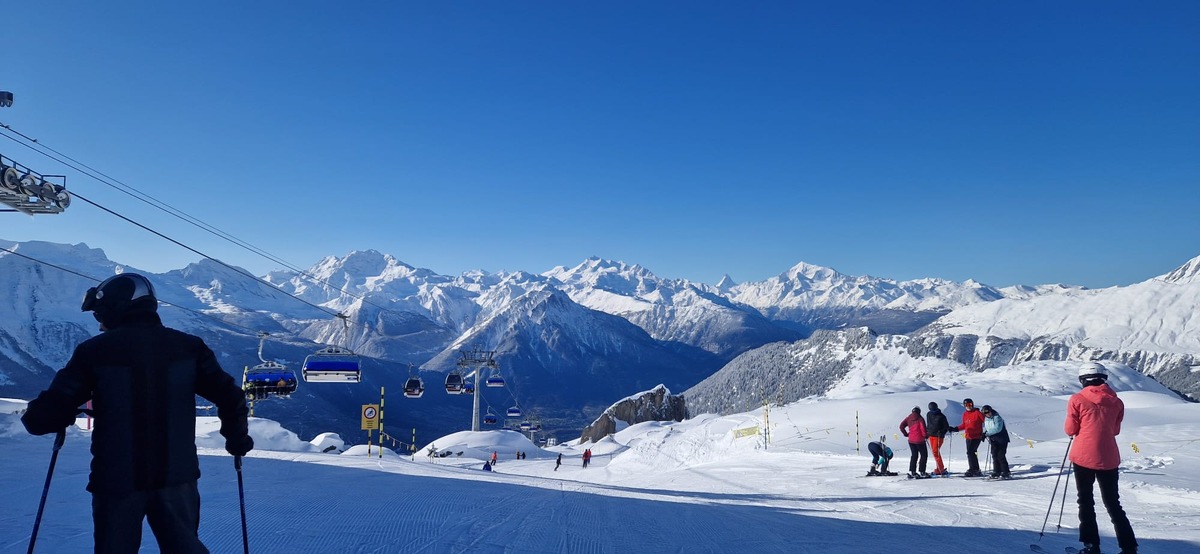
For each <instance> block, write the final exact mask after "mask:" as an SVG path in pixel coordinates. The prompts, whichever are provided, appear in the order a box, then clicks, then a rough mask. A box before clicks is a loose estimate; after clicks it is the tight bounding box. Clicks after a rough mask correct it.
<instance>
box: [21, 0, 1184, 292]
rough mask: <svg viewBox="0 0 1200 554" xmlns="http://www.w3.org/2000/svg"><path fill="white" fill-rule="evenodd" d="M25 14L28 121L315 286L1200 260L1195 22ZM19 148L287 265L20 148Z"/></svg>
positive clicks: (274, 8) (90, 225)
mask: <svg viewBox="0 0 1200 554" xmlns="http://www.w3.org/2000/svg"><path fill="white" fill-rule="evenodd" d="M6 14H7V15H8V17H9V19H10V20H11V21H19V22H21V24H20V25H13V26H11V28H10V29H9V34H8V37H9V40H8V41H6V42H7V44H8V47H7V49H8V50H7V51H8V52H9V55H8V56H7V61H8V62H9V63H8V64H6V71H5V72H4V74H3V77H0V90H7V91H12V92H13V93H14V94H15V102H14V104H13V106H11V107H7V108H0V123H3V124H5V125H9V126H11V129H13V130H15V131H18V132H20V133H24V134H26V135H29V136H31V137H35V138H37V139H38V140H39V144H42V145H44V146H48V147H50V148H53V149H55V150H58V151H60V152H62V153H64V154H66V155H68V156H70V157H72V158H74V159H76V160H79V161H80V162H83V163H85V164H87V165H89V166H91V167H93V168H95V169H96V170H99V171H100V172H103V173H104V174H107V175H109V176H112V177H113V178H115V179H117V180H119V181H121V182H123V183H125V184H128V185H130V186H132V187H134V188H136V189H137V190H140V191H142V192H143V193H146V194H148V195H150V196H152V197H154V198H157V199H159V200H161V201H163V202H165V203H167V204H169V205H171V206H173V207H175V208H178V209H180V210H182V211H184V212H186V213H188V214H190V215H192V216H195V217H196V218H198V219H199V220H201V221H203V222H205V223H207V224H210V225H213V226H215V227H217V228H219V229H221V230H223V231H226V232H228V233H230V234H232V235H234V236H236V237H237V238H238V239H240V240H243V241H245V242H248V243H250V244H252V245H254V246H256V247H258V248H261V249H263V250H265V251H267V252H269V253H271V254H273V255H275V256H278V257H279V258H281V259H283V260H285V261H287V262H288V263H289V264H292V265H295V266H298V267H301V268H307V267H309V266H311V265H312V264H314V263H315V262H316V261H318V260H319V259H321V258H322V257H325V256H338V257H341V256H345V255H346V254H347V253H349V252H351V251H354V250H368V249H374V250H378V251H380V252H383V253H386V254H390V255H392V256H395V257H396V258H398V259H400V260H401V261H403V262H405V263H408V264H410V265H413V266H416V267H421V268H427V269H430V270H433V271H435V272H437V273H440V274H445V275H457V274H460V273H462V272H464V271H469V270H474V269H484V270H486V271H491V272H495V271H502V270H507V271H515V270H524V271H530V272H534V273H542V272H545V271H547V270H550V269H552V268H553V267H555V266H559V265H563V266H567V267H571V266H573V265H575V264H578V263H580V262H581V261H583V260H584V259H586V258H588V257H591V256H597V257H601V258H605V259H611V260H620V261H624V262H626V263H630V264H640V265H642V266H644V267H646V268H648V269H649V270H651V271H653V272H654V273H655V274H656V275H658V276H660V277H663V278H685V279H689V280H692V281H696V282H704V283H710V284H715V283H716V282H717V281H718V280H719V279H720V278H721V276H722V275H723V274H729V275H730V276H731V277H732V278H733V279H734V280H735V281H737V282H747V281H761V280H763V279H767V278H770V277H772V276H775V275H778V274H780V273H783V272H785V271H786V270H787V269H788V268H790V267H792V266H794V265H796V264H797V263H800V262H806V263H810V264H813V265H819V266H824V267H829V268H833V269H836V270H837V271H839V272H842V273H844V274H848V275H871V276H874V277H881V278H887V279H894V280H911V279H917V278H922V277H937V278H943V279H951V280H955V281H965V280H967V279H974V280H976V281H979V282H982V283H985V284H988V285H992V286H997V287H1002V286H1008V285H1014V284H1023V285H1038V284H1050V283H1063V284H1072V285H1084V286H1088V287H1093V288H1103V287H1107V286H1113V285H1128V284H1132V283H1136V282H1140V281H1143V280H1146V279H1149V278H1151V277H1154V276H1156V275H1161V274H1164V273H1167V272H1169V271H1171V270H1172V269H1174V268H1176V267H1178V266H1180V265H1182V264H1183V263H1185V262H1187V261H1188V260H1190V259H1192V258H1195V257H1196V256H1197V255H1200V243H1198V242H1197V240H1196V236H1198V235H1197V233H1196V231H1197V226H1196V224H1195V222H1194V221H1193V218H1191V217H1190V215H1191V214H1195V213H1200V194H1196V192H1195V190H1196V188H1197V185H1200V182H1197V176H1198V175H1200V158H1198V157H1197V156H1196V155H1195V152H1198V151H1200V105H1197V103H1196V102H1195V98H1197V97H1200V72H1196V71H1195V67H1196V63H1197V62H1198V61H1200V38H1198V37H1197V35H1196V33H1195V28H1196V25H1197V23H1200V4H1195V3H1192V2H1166V3H1161V4H1157V5H1156V6H1155V7H1154V9H1153V10H1152V9H1149V8H1146V7H1144V6H1132V5H1125V4H1119V3H1109V2H1106V3H1101V4H1096V3H1086V4H1085V3H1082V2H1064V3H1057V4H1054V5H1049V6H1047V5H1044V4H1034V3H1016V4H1006V5H1004V6H986V5H962V4H959V3H953V2H935V3H934V4H930V5H922V6H919V7H907V6H897V5H894V4H889V3H885V2H868V3H866V4H859V5H854V6H841V5H796V4H793V3H783V2H768V3H763V4H757V5H755V6H753V7H744V6H737V7H733V6H728V5H724V4H722V3H715V2H701V3H696V2H689V3H686V4H684V3H680V2H663V3H656V4H652V5H642V4H637V3H629V2H618V3H613V4H606V5H603V6H572V5H551V4H546V5H536V4H523V5H515V6H512V5H509V6H500V5H494V4H488V3H476V2H468V3H465V4H455V5H452V6H451V5H407V4H405V5H380V6H365V7H343V6H332V5H323V4H303V5H296V4H294V3H284V2H279V1H270V2H263V3H255V4H253V5H242V4H238V3H233V2H216V3H209V4H203V5H200V4H195V5H193V4H182V5H174V4H172V5H162V4H159V3H151V2H148V1H146V0H141V1H136V2H130V3H123V4H122V5H120V6H107V5H96V4H92V3H86V2H79V1H71V2H64V3H56V4H52V5H44V4H24V5H18V6H13V7H10V8H9V9H8V10H6ZM47 37H51V39H50V40H47ZM3 132H5V133H11V131H9V130H3ZM0 154H3V155H4V156H5V157H7V158H11V159H14V160H16V161H18V162H20V163H22V164H24V165H26V166H29V167H31V168H33V169H34V170H36V171H39V172H41V173H46V174H66V175H67V177H68V180H67V184H68V188H69V190H72V191H76V192H78V193H79V194H80V195H82V197H85V198H88V199H90V200H93V201H95V202H97V203H99V204H101V205H103V206H105V207H107V208H110V209H112V210H114V211H116V212H118V213H120V214H122V215H124V216H127V217H129V218H131V219H134V220H135V221H138V222H139V223H143V224H145V225H147V226H149V227H151V228H153V229H155V230H157V231H159V232H162V233H164V234H166V235H168V236H170V237H171V238H173V239H176V240H179V241H181V242H183V243H185V244H187V245H189V246H191V247H194V248H196V249H197V250H200V251H202V252H204V253H205V254H208V255H210V256H212V257H214V258H217V259H220V260H223V261H225V262H227V263H230V264H233V265H238V266H242V267H245V268H246V269H248V270H250V271H251V272H253V273H255V274H258V275H263V274H266V273H267V272H269V271H271V270H275V269H282V266H281V265H279V264H276V263H274V262H271V261H268V260H266V259H264V258H262V257H259V256H257V255H254V254H252V253H250V252H247V251H245V250H243V249H241V248H239V247H236V246H234V245H233V244H230V243H228V242H225V241H224V240H221V239H218V238H217V237H214V236H212V235H210V234H208V233H206V232H203V231H200V230H198V229H196V228H194V227H192V226H191V225H189V224H186V223H184V222H182V221H179V220H178V219H175V218H173V217H169V216H166V215H164V214H162V213H161V212H158V211H157V210H154V209H152V208H150V207H149V206H146V205H145V204H143V203H141V202H139V201H136V200H134V199H132V198H130V197H129V196H127V195H125V194H123V193H120V192H118V191H116V190H114V189H113V188H110V187H109V186H107V185H104V184H102V183H100V182H98V181H96V180H94V179H91V178H89V177H87V176H85V175H83V174H81V173H80V172H78V171H76V170H74V169H71V168H69V167H65V166H63V165H62V164H59V163H58V162H56V161H54V160H51V159H48V158H46V157H43V156H41V155H39V154H37V153H35V152H34V151H32V150H30V149H28V148H26V147H25V146H23V145H21V144H19V143H18V142H15V141H12V140H9V139H4V140H0ZM0 238H4V239H7V240H13V241H29V240H44V241H49V242H60V243H80V242H83V243H87V244H88V245H89V246H91V247H94V248H101V249H103V250H104V251H105V252H106V254H107V255H108V256H109V257H110V258H111V259H113V260H115V261H118V262H120V263H126V264H130V265H134V266H137V267H140V268H142V269H145V270H148V271H155V272H165V271H168V270H171V269H178V268H181V267H184V266H186V265H187V264H188V263H192V262H195V261H198V259H199V256H197V255H196V254H194V253H192V252H189V251H187V250H185V249H183V248H180V247H178V246H176V245H174V244H171V243H169V242H167V241H165V240H162V239H160V238H158V237H155V236H154V235H151V234H149V233H147V232H146V231H144V230H141V229H138V228H137V227H134V226H133V225H130V224H129V223H127V222H125V221H121V220H120V219H118V218H116V217H113V216H112V215H110V214H107V213H104V212H102V211H100V210H98V209H96V208H94V207H92V206H90V205H88V204H87V203H86V202H84V201H80V200H76V201H75V202H74V203H73V204H72V206H71V207H70V208H69V209H68V210H67V211H66V213H64V214H61V215H57V216H37V217H32V218H31V217H26V216H23V215H20V214H0Z"/></svg>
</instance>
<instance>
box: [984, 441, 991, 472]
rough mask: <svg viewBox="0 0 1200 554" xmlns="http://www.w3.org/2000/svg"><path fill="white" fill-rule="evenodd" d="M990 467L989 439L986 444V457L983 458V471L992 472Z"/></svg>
mask: <svg viewBox="0 0 1200 554" xmlns="http://www.w3.org/2000/svg"><path fill="white" fill-rule="evenodd" d="M991 468H992V441H990V440H989V441H988V444H987V457H986V458H984V459H983V472H984V473H991V472H992V469H991Z"/></svg>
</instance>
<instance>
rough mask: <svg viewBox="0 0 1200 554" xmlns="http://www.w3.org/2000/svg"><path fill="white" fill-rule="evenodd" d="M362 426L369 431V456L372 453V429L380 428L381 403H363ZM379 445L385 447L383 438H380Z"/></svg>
mask: <svg viewBox="0 0 1200 554" xmlns="http://www.w3.org/2000/svg"><path fill="white" fill-rule="evenodd" d="M362 428H363V430H364V431H366V432H367V456H370V455H371V431H374V430H376V429H378V428H379V404H363V405H362ZM379 447H380V448H383V439H382V437H381V438H380V441H379Z"/></svg>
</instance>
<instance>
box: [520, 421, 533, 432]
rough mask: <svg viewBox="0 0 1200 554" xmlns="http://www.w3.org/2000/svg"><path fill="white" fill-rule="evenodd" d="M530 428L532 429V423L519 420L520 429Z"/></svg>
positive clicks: (526, 429)
mask: <svg viewBox="0 0 1200 554" xmlns="http://www.w3.org/2000/svg"><path fill="white" fill-rule="evenodd" d="M530 429H533V425H532V424H530V423H529V422H528V421H522V422H521V430H522V431H528V430H530Z"/></svg>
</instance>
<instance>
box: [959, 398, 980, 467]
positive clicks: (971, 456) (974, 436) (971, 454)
mask: <svg viewBox="0 0 1200 554" xmlns="http://www.w3.org/2000/svg"><path fill="white" fill-rule="evenodd" d="M962 405H963V408H965V409H966V411H965V412H963V416H962V423H961V424H959V425H958V426H957V427H954V428H953V429H952V430H954V431H962V432H963V438H964V439H966V441H967V472H966V473H964V474H963V477H982V476H983V471H981V470H980V469H979V443H981V442H983V419H984V417H983V414H982V413H980V412H979V410H977V409H975V402H974V401H972V400H971V399H970V398H964V399H963V401H962Z"/></svg>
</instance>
